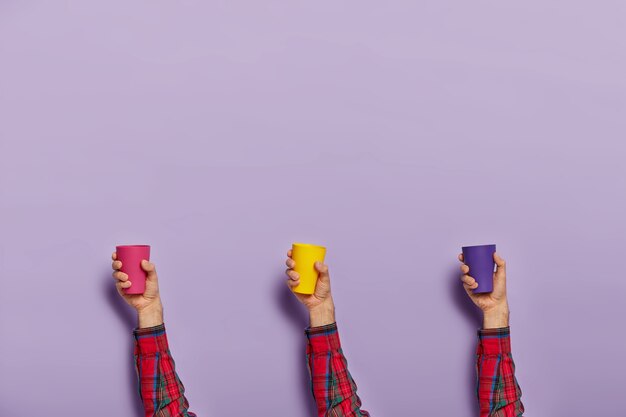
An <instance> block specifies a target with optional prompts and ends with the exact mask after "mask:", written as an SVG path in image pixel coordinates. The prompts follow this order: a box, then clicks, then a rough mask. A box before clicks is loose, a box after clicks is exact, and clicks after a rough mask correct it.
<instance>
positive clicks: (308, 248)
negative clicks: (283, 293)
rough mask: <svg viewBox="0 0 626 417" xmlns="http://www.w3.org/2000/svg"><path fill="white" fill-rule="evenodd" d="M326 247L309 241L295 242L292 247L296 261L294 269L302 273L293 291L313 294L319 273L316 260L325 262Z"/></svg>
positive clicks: (292, 253) (292, 256)
mask: <svg viewBox="0 0 626 417" xmlns="http://www.w3.org/2000/svg"><path fill="white" fill-rule="evenodd" d="M325 256H326V248H325V247H323V246H316V245H310V244H308V243H294V244H293V246H292V247H291V259H293V260H294V261H295V262H296V266H295V268H294V269H293V270H294V271H296V272H297V273H298V274H299V275H300V284H298V286H296V287H294V288H293V290H292V291H293V292H297V293H300V294H313V293H314V292H315V285H316V284H317V278H318V277H319V273H318V272H317V270H316V269H315V262H317V261H319V262H324V257H325Z"/></svg>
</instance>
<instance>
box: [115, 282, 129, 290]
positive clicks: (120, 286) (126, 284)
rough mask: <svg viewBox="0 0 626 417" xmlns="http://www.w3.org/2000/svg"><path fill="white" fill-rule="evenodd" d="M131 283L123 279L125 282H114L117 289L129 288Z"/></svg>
mask: <svg viewBox="0 0 626 417" xmlns="http://www.w3.org/2000/svg"><path fill="white" fill-rule="evenodd" d="M131 285H133V284H132V283H131V282H130V281H125V282H116V283H115V286H116V287H117V288H118V290H119V289H125V288H130V286H131Z"/></svg>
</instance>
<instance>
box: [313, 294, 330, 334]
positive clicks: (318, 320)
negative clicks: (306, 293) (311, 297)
mask: <svg viewBox="0 0 626 417" xmlns="http://www.w3.org/2000/svg"><path fill="white" fill-rule="evenodd" d="M334 322H335V304H334V303H333V300H332V299H328V300H326V301H324V302H323V303H322V304H320V305H319V306H316V307H314V308H311V309H310V310H309V323H310V326H311V327H320V326H326V325H328V324H333V323H334Z"/></svg>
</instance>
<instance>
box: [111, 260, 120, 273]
mask: <svg viewBox="0 0 626 417" xmlns="http://www.w3.org/2000/svg"><path fill="white" fill-rule="evenodd" d="M111 267H112V268H113V269H115V270H116V271H117V270H118V269H122V261H113V263H112V264H111Z"/></svg>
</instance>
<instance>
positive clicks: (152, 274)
mask: <svg viewBox="0 0 626 417" xmlns="http://www.w3.org/2000/svg"><path fill="white" fill-rule="evenodd" d="M141 269H143V270H144V271H146V274H148V275H147V276H146V279H156V278H157V274H156V266H154V264H153V263H152V262H148V261H146V260H145V259H144V260H142V261H141Z"/></svg>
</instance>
